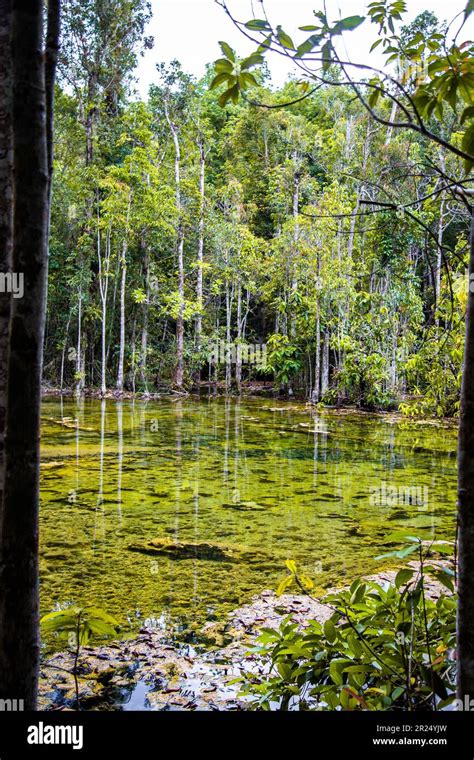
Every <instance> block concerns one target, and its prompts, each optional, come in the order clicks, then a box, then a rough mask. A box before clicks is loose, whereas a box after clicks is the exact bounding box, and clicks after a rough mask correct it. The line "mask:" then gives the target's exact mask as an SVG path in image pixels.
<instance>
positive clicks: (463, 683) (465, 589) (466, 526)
mask: <svg viewBox="0 0 474 760" xmlns="http://www.w3.org/2000/svg"><path fill="white" fill-rule="evenodd" d="M473 274H474V214H473V213H472V209H471V235H470V259H469V284H470V285H471V276H472V275H473ZM457 662H458V669H457V697H458V699H462V700H464V697H465V696H466V695H469V698H472V696H473V695H474V292H471V287H469V292H468V300H467V313H466V343H465V348H464V372H463V379H462V387H461V410H460V420H459V443H458V610H457Z"/></svg>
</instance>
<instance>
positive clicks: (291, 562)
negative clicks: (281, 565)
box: [285, 559, 296, 574]
mask: <svg viewBox="0 0 474 760" xmlns="http://www.w3.org/2000/svg"><path fill="white" fill-rule="evenodd" d="M285 565H286V566H287V568H288V570H289V571H290V573H293V574H296V563H295V561H294V560H292V559H287V560H286V561H285Z"/></svg>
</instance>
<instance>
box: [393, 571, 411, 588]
mask: <svg viewBox="0 0 474 760" xmlns="http://www.w3.org/2000/svg"><path fill="white" fill-rule="evenodd" d="M414 572H415V571H414V570H411V569H410V568H408V567H406V568H403V570H399V571H398V573H397V575H396V576H395V586H396V587H397V588H400V586H405V585H406V584H407V583H408V581H410V580H411V579H412V578H413V575H414Z"/></svg>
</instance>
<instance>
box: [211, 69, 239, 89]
mask: <svg viewBox="0 0 474 760" xmlns="http://www.w3.org/2000/svg"><path fill="white" fill-rule="evenodd" d="M231 79H234V77H233V76H232V74H228V73H226V72H221V73H220V74H217V76H215V77H214V79H213V80H212V82H211V85H210V89H211V90H215V88H216V87H219V85H220V84H223V82H229V81H230V80H231Z"/></svg>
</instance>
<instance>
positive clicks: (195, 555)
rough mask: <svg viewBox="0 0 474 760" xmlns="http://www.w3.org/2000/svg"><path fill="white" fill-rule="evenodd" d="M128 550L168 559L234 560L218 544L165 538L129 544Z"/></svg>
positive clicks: (229, 552)
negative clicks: (159, 555)
mask: <svg viewBox="0 0 474 760" xmlns="http://www.w3.org/2000/svg"><path fill="white" fill-rule="evenodd" d="M128 548H129V549H130V551H132V552H141V553H142V554H161V555H164V556H165V557H169V558H170V559H207V560H217V561H220V562H231V561H232V560H233V559H234V557H233V554H232V552H231V550H229V549H228V548H223V547H222V546H219V545H218V544H208V543H199V544H195V543H182V542H178V541H169V540H168V539H166V538H153V539H151V541H147V542H146V543H144V544H130V546H129V547H128Z"/></svg>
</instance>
